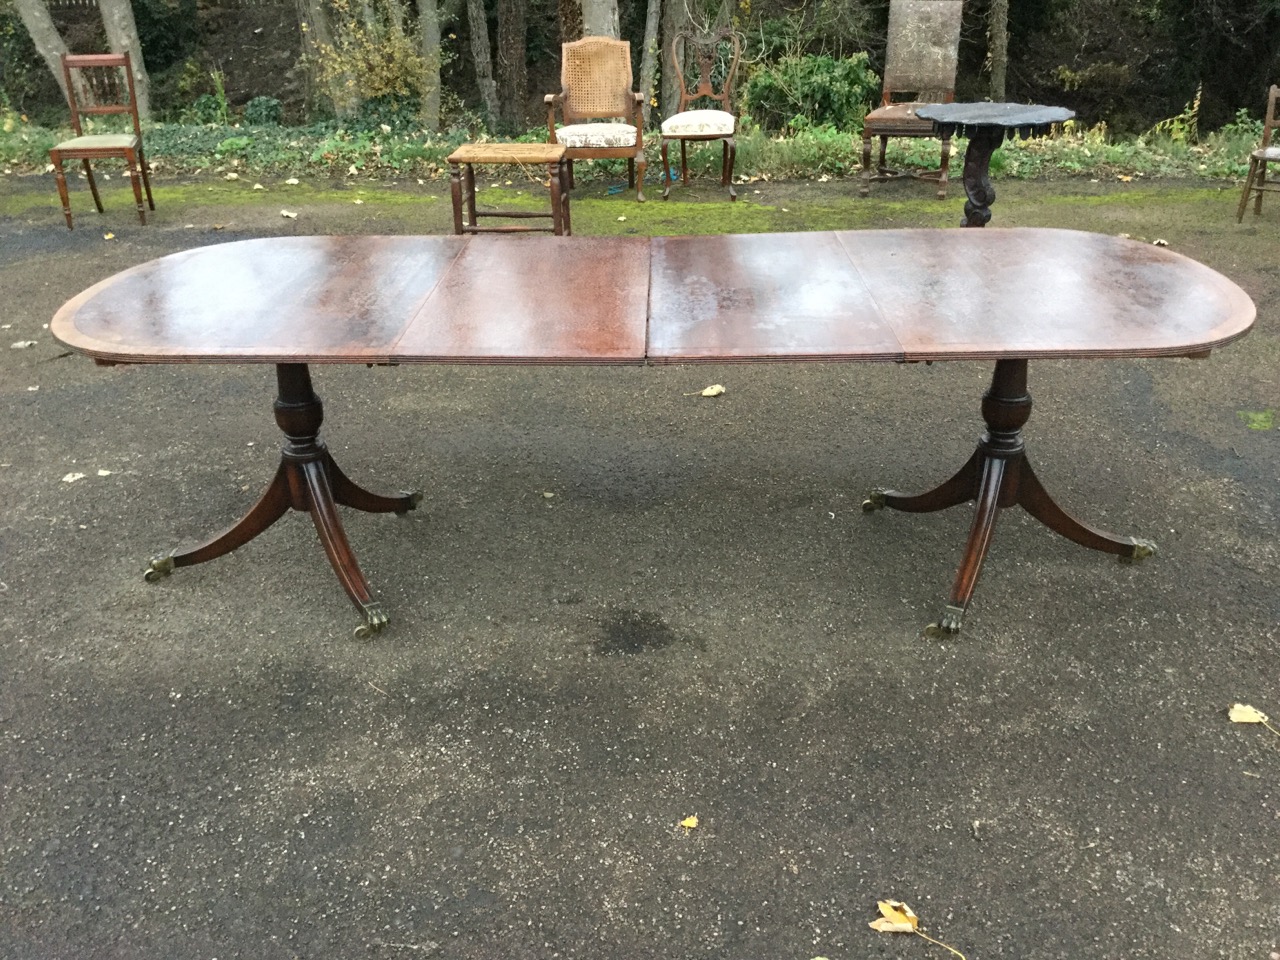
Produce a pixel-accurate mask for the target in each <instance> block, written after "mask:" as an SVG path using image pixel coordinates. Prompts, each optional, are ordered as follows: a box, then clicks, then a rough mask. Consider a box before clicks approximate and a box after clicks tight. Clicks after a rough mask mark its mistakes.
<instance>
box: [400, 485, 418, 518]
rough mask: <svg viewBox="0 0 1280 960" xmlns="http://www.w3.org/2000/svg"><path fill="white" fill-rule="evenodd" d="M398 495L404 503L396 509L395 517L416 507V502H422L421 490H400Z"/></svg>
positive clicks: (401, 515)
mask: <svg viewBox="0 0 1280 960" xmlns="http://www.w3.org/2000/svg"><path fill="white" fill-rule="evenodd" d="M400 496H402V497H403V498H404V500H405V505H404V506H403V507H401V508H400V509H399V510H397V511H396V516H397V517H403V516H404V515H405V514H406V513H408V512H409V511H410V510H416V509H418V504H420V503H421V502H422V491H421V490H401V491H400Z"/></svg>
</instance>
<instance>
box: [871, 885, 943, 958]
mask: <svg viewBox="0 0 1280 960" xmlns="http://www.w3.org/2000/svg"><path fill="white" fill-rule="evenodd" d="M876 906H877V907H879V908H880V916H878V917H877V918H876V919H874V920H872V921H871V922H870V923H868V924H867V926H869V927H870V928H871V929H872V930H876V931H879V932H880V933H914V934H915V935H916V936H917V937H923V938H924V939H925V940H928V941H929V942H930V943H932V944H935V945H937V946H939V947H942V949H944V950H947V951H949V952H950V953H952V954H954V955H955V956H957V957H959V958H960V960H965V955H964V954H963V953H961V952H960V951H959V950H957V949H956V948H955V947H951V946H948V945H947V944H945V943H943V942H942V941H941V940H935V939H933V937H931V936H929V935H928V934H927V933H921V932H920V918H919V917H917V916H916V914H915V911H914V910H912V909H911V908H910V907H909V906H907V905H906V904H905V903H903V902H902V901H901V900H879V901H877V902H876Z"/></svg>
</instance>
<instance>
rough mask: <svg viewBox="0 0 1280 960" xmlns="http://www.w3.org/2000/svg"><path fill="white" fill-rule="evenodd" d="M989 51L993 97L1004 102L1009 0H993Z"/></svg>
mask: <svg viewBox="0 0 1280 960" xmlns="http://www.w3.org/2000/svg"><path fill="white" fill-rule="evenodd" d="M987 17H988V20H987V38H988V39H987V51H988V56H989V57H990V58H991V99H992V100H994V101H995V102H996V103H1003V102H1004V98H1005V85H1004V81H1005V71H1006V70H1007V68H1008V66H1009V0H991V9H990V10H989V11H987Z"/></svg>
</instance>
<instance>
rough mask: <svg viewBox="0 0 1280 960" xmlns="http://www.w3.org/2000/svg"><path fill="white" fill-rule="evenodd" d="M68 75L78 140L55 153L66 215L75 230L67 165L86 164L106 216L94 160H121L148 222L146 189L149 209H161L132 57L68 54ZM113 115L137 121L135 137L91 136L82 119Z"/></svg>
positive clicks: (65, 62)
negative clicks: (64, 168)
mask: <svg viewBox="0 0 1280 960" xmlns="http://www.w3.org/2000/svg"><path fill="white" fill-rule="evenodd" d="M62 76H63V78H64V79H65V80H66V84H67V105H68V106H69V107H70V108H71V129H72V130H74V131H75V136H74V137H72V138H71V139H70V140H64V141H63V142H62V143H60V144H58V145H57V146H56V147H54V148H53V149H52V150H50V151H49V159H50V160H51V161H52V162H53V173H54V176H55V177H56V178H57V180H58V196H59V197H61V198H62V215H63V216H64V217H66V218H67V229H68V230H70V229H72V226H71V200H70V198H69V197H68V196H67V178H66V176H65V175H64V174H63V172H62V164H63V163H64V162H65V161H67V160H79V161H80V162H81V163H82V164H84V173H85V177H87V178H88V180H89V190H90V192H91V193H92V194H93V202H94V204H95V205H96V206H97V208H98V212H99V213H102V198H101V197H100V196H99V195H98V185H97V183H96V182H95V181H94V179H93V168H92V167H90V166H89V161H90V160H98V159H101V158H104V157H119V158H120V159H122V160H124V162H125V163H126V164H127V165H128V167H129V178H130V179H131V180H132V181H133V199H134V202H135V203H136V204H137V207H138V219H139V220H140V221H141V222H142V223H144V224H145V223H146V222H147V214H146V210H145V209H144V208H143V206H142V190H143V188H144V187H145V188H146V192H147V206H149V207H150V208H151V209H152V210H154V209H155V208H156V204H155V201H154V200H152V199H151V178H150V176H149V174H150V168H149V167H148V166H147V158H146V155H145V153H144V152H143V149H142V125H141V124H140V123H139V122H138V100H137V96H136V94H135V93H134V89H133V69H132V64H130V62H129V54H127V53H93V54H70V53H64V54H63V55H62ZM107 114H128V115H129V116H130V118H131V119H132V120H133V133H91V134H86V133H85V132H84V128H83V127H82V126H81V123H80V118H81V117H84V116H102V115H107Z"/></svg>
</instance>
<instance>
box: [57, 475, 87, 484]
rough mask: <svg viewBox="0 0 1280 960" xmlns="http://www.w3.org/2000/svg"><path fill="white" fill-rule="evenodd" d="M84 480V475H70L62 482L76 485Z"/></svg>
mask: <svg viewBox="0 0 1280 960" xmlns="http://www.w3.org/2000/svg"><path fill="white" fill-rule="evenodd" d="M83 479H84V474H83V473H68V474H67V475H66V476H65V477H63V478H62V482H63V483H75V482H76V481H77V480H83Z"/></svg>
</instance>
